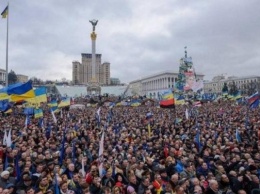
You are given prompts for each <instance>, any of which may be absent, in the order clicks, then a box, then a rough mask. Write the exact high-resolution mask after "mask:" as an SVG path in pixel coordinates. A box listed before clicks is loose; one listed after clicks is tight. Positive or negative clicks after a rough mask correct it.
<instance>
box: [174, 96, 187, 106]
mask: <svg viewBox="0 0 260 194" xmlns="http://www.w3.org/2000/svg"><path fill="white" fill-rule="evenodd" d="M175 99H176V98H175ZM175 104H176V105H184V104H185V99H184V97H183V96H179V97H178V98H177V100H175Z"/></svg>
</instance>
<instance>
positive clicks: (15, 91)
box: [7, 80, 35, 102]
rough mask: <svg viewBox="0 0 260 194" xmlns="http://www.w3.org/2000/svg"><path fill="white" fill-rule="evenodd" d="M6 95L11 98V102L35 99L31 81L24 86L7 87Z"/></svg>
mask: <svg viewBox="0 0 260 194" xmlns="http://www.w3.org/2000/svg"><path fill="white" fill-rule="evenodd" d="M7 93H8V95H10V96H11V101H13V102H18V101H22V100H26V99H28V98H34V97H35V93H34V91H33V87H32V81H31V80H30V81H28V82H26V83H24V84H21V85H18V86H17V87H12V88H10V87H8V89H7Z"/></svg>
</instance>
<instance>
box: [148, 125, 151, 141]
mask: <svg viewBox="0 0 260 194" xmlns="http://www.w3.org/2000/svg"><path fill="white" fill-rule="evenodd" d="M147 129H148V136H149V138H150V137H151V125H150V123H149V124H148V125H147Z"/></svg>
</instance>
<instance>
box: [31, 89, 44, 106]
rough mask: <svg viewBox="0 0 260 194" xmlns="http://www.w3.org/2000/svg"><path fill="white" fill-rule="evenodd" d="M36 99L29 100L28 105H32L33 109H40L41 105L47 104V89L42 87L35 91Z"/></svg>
mask: <svg viewBox="0 0 260 194" xmlns="http://www.w3.org/2000/svg"><path fill="white" fill-rule="evenodd" d="M34 93H35V97H34V98H30V99H27V100H26V101H27V102H28V104H31V105H32V106H33V107H39V106H40V105H41V103H44V102H47V95H46V88H45V87H41V88H37V89H35V90H34Z"/></svg>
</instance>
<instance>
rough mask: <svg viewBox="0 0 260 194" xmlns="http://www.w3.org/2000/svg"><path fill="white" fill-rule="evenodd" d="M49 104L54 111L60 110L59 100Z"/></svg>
mask: <svg viewBox="0 0 260 194" xmlns="http://www.w3.org/2000/svg"><path fill="white" fill-rule="evenodd" d="M48 106H49V107H50V109H51V111H53V112H54V113H56V112H59V109H58V103H57V101H52V102H50V103H49V104H48Z"/></svg>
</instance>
